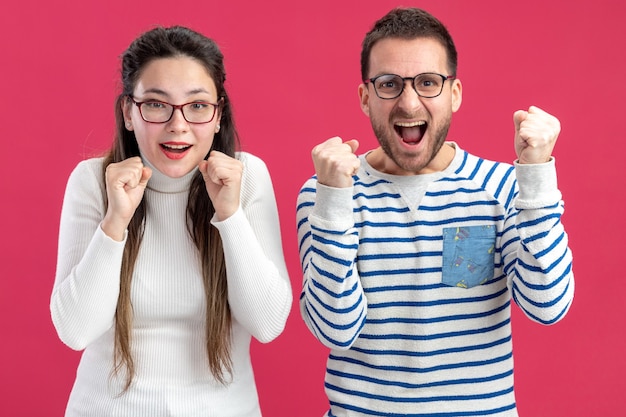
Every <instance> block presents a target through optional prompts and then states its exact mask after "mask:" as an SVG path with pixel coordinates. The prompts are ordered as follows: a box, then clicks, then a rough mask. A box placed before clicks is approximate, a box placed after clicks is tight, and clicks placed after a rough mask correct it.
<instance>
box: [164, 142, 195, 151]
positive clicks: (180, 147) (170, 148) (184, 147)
mask: <svg viewBox="0 0 626 417" xmlns="http://www.w3.org/2000/svg"><path fill="white" fill-rule="evenodd" d="M161 148H162V149H163V150H164V151H166V152H171V153H183V152H185V151H186V150H187V149H189V148H191V145H176V144H172V143H162V144H161Z"/></svg>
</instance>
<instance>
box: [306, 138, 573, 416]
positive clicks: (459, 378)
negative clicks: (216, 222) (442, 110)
mask: <svg viewBox="0 0 626 417" xmlns="http://www.w3.org/2000/svg"><path fill="white" fill-rule="evenodd" d="M517 175H518V177H519V172H518V173H517ZM393 180H394V178H393V176H389V175H384V174H381V173H379V172H376V171H374V170H373V169H372V168H371V167H369V165H368V164H367V162H366V160H365V159H364V158H363V157H362V167H361V169H360V171H359V172H358V174H357V175H356V176H355V182H354V187H353V188H348V189H333V188H329V187H324V186H322V185H319V184H317V183H316V180H315V178H311V179H310V180H309V181H307V182H306V183H305V185H304V186H303V187H302V189H301V191H300V194H299V198H298V206H297V225H298V238H299V245H300V257H301V262H302V268H303V271H304V285H303V290H302V294H301V298H300V307H301V312H302V316H303V318H304V320H305V322H306V324H307V326H308V327H309V329H310V330H311V331H312V332H313V334H314V335H315V337H316V338H318V339H319V340H320V341H321V342H322V343H323V344H324V345H326V346H328V347H329V348H331V353H330V355H329V358H328V363H327V372H326V380H325V387H326V392H327V395H328V397H329V401H330V411H329V413H328V415H329V416H337V417H339V416H347V415H371V416H395V415H397V416H400V415H402V416H453V415H454V416H484V415H494V416H515V415H517V414H516V411H515V397H514V391H513V356H512V344H511V323H510V301H511V298H513V299H514V300H515V302H516V303H517V304H518V305H519V306H520V307H521V308H522V310H523V311H524V312H525V313H526V315H527V316H528V317H530V318H531V319H532V320H535V321H537V322H539V323H543V324H552V323H554V322H556V321H558V320H559V319H561V318H562V317H563V316H564V314H565V313H566V311H567V310H568V308H569V305H570V303H571V301H572V297H573V290H574V282H573V275H572V269H571V253H570V251H569V249H568V246H567V235H566V234H565V231H564V229H563V225H562V224H561V222H560V216H561V214H562V212H563V204H562V202H561V201H560V193H558V190H556V189H555V191H554V192H553V194H552V197H553V199H554V201H552V202H550V204H547V205H545V204H544V203H543V202H542V204H544V205H540V206H537V207H534V206H533V201H532V200H528V199H525V200H524V201H523V202H521V203H519V204H518V203H517V201H518V188H517V187H518V183H517V180H516V169H515V168H514V167H513V166H511V165H508V164H502V163H497V162H492V161H487V160H484V159H480V158H478V157H475V156H473V155H470V154H468V153H467V152H464V151H462V150H460V149H459V148H458V146H457V152H456V157H455V159H454V161H453V162H452V164H451V165H450V167H448V168H447V169H446V170H445V171H444V172H443V173H442V175H441V176H440V177H439V178H437V179H436V180H434V181H433V182H431V183H429V184H428V185H427V188H426V192H425V194H424V196H423V197H422V198H421V200H420V201H419V202H418V204H417V206H414V207H409V206H407V201H409V199H407V198H404V197H403V192H402V188H400V187H398V186H397V184H395V183H394V181H393ZM520 183H521V180H520ZM544 194H545V193H544ZM544 196H545V195H544ZM534 203H537V202H534ZM520 206H523V207H520ZM484 225H488V226H492V227H494V228H495V231H496V232H495V247H494V256H493V258H494V274H493V278H492V279H490V280H489V281H487V282H486V283H484V284H482V285H477V286H474V287H470V288H458V287H454V286H449V285H446V284H445V283H443V281H442V254H443V229H444V228H449V227H467V226H484Z"/></svg>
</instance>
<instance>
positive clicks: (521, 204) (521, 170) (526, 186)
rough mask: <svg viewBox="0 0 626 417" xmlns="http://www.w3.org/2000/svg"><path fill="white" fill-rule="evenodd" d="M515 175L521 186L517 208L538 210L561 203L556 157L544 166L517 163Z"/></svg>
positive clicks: (516, 203) (516, 201)
mask: <svg viewBox="0 0 626 417" xmlns="http://www.w3.org/2000/svg"><path fill="white" fill-rule="evenodd" d="M515 175H516V177H517V184H518V186H519V194H518V196H517V199H516V200H515V207H516V208H518V209H537V208H543V207H548V206H553V205H555V204H557V203H558V202H559V201H561V198H562V195H561V192H560V191H559V189H558V186H557V178H556V161H555V159H554V157H552V158H551V159H550V161H548V162H546V163H544V164H520V163H518V162H517V161H515Z"/></svg>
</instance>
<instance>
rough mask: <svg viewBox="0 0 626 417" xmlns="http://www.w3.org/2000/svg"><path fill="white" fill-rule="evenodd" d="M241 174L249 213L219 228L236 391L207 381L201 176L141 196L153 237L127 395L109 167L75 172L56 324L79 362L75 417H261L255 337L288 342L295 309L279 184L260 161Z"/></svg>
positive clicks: (137, 305) (137, 309) (136, 309)
mask: <svg viewBox="0 0 626 417" xmlns="http://www.w3.org/2000/svg"><path fill="white" fill-rule="evenodd" d="M238 158H239V159H240V160H241V161H242V162H243V164H244V173H243V179H242V185H241V207H240V209H239V210H238V211H237V212H236V213H235V214H233V215H232V216H231V217H230V218H228V219H226V220H224V221H221V222H218V221H216V219H215V218H214V219H213V224H214V225H215V227H217V228H218V230H219V232H220V235H221V238H222V241H223V245H224V255H225V259H226V268H227V271H228V272H227V275H228V301H229V304H230V309H231V313H232V318H233V326H232V338H233V339H232V352H231V355H232V360H233V376H232V382H231V383H230V384H229V385H227V386H223V385H221V384H220V383H218V382H216V381H215V380H214V378H213V376H212V374H211V372H210V371H209V367H208V360H207V352H206V347H205V346H206V345H205V320H206V317H205V315H206V313H205V306H206V302H205V296H204V290H203V284H202V278H201V271H200V266H199V262H198V253H197V249H196V247H195V245H194V244H193V242H192V240H191V238H190V236H189V233H188V232H187V228H186V223H185V222H186V220H185V219H186V206H187V197H188V192H189V185H190V182H191V179H192V177H193V175H194V173H195V170H194V171H193V172H191V173H189V174H188V175H186V176H184V177H182V178H177V179H173V178H169V177H167V176H165V175H163V174H161V173H160V172H159V171H158V170H156V169H154V168H153V174H152V177H151V178H150V180H149V182H148V187H147V189H146V191H145V194H144V199H145V201H146V208H147V213H146V223H145V224H146V226H145V233H144V238H143V241H142V244H141V248H140V251H139V256H138V258H137V262H136V266H135V272H134V276H133V281H132V290H131V299H132V305H133V328H132V342H131V343H132V346H131V348H132V355H133V358H134V360H135V367H136V375H135V378H134V380H133V383H132V385H131V387H130V389H129V390H128V391H127V392H126V393H124V394H122V395H119V394H120V393H121V392H122V388H123V386H124V374H123V373H122V374H121V375H120V376H118V377H115V376H112V373H111V371H112V365H113V350H114V320H115V319H114V316H115V309H116V305H117V299H118V294H119V284H120V267H121V263H122V253H123V249H124V245H125V243H126V242H125V241H123V242H117V241H115V240H113V239H110V238H109V237H108V236H106V235H105V234H104V233H103V231H102V229H101V228H100V222H101V221H102V219H103V218H104V214H105V208H104V200H103V199H104V198H106V192H105V186H104V183H103V179H102V178H103V175H102V172H103V171H102V170H103V166H102V158H94V159H89V160H86V161H83V162H81V163H79V164H78V166H77V167H76V168H75V169H74V171H73V172H72V174H71V176H70V178H69V181H68V184H67V189H66V193H65V198H64V201H63V210H62V214H61V223H60V232H59V248H58V261H57V271H56V279H55V283H54V288H53V291H52V297H51V305H50V309H51V313H52V321H53V322H54V325H55V327H56V329H57V332H58V334H59V337H60V338H61V340H62V341H63V342H64V343H65V344H67V345H68V346H69V347H71V348H72V349H76V350H83V349H84V352H83V355H82V358H81V361H80V365H79V367H78V371H77V376H76V381H75V384H74V387H73V389H72V393H71V395H70V399H69V403H68V406H67V410H66V416H67V417H75V416H89V417H98V416H102V417H104V416H106V417H114V416H124V417H131V416H137V417H138V416H142V417H143V416H149V417H165V416H194V417H195V416H220V417H226V416H241V417H244V416H245V417H253V416H260V415H261V412H260V409H259V402H258V397H257V392H256V386H255V382H254V375H253V370H252V365H251V362H250V353H249V346H250V337H251V336H254V337H255V338H256V339H258V340H259V341H261V342H269V341H271V340H273V339H274V338H275V337H277V336H278V335H279V334H280V333H281V332H282V330H283V328H284V325H285V322H286V319H287V316H288V314H289V311H290V308H291V302H292V294H291V287H290V283H289V278H288V275H287V269H286V266H285V261H284V258H283V251H282V242H281V234H280V225H279V221H278V212H277V207H276V201H275V198H274V190H273V188H272V183H271V179H270V176H269V173H268V171H267V168H266V166H265V164H264V163H263V162H262V161H261V160H260V159H259V158H257V157H255V156H253V155H250V154H247V153H239V154H238Z"/></svg>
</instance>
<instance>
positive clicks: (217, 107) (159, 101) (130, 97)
mask: <svg viewBox="0 0 626 417" xmlns="http://www.w3.org/2000/svg"><path fill="white" fill-rule="evenodd" d="M128 98H129V99H130V100H131V101H132V102H133V103H135V105H136V106H137V108H138V109H139V114H140V115H141V118H142V119H143V121H144V122H146V123H154V124H162V123H167V122H169V121H170V120H172V116H174V112H175V111H176V110H177V109H180V112H181V113H182V115H183V119H185V121H186V122H187V123H191V124H194V125H203V124H207V123H211V122H212V121H213V119H215V115H216V114H217V109H219V107H220V106H221V105H222V102H223V99H220V101H219V103H211V102H209V101H190V102H189V103H184V104H172V103H168V102H167V101H161V100H146V101H136V100H135V98H134V97H133V96H130V95H129V96H128ZM146 103H161V104H167V105H168V106H172V112H171V113H170V117H168V119H167V120H165V121H162V122H152V121H150V120H146V118H145V117H144V115H143V112H142V111H141V106H142V105H143V104H146ZM189 104H208V105H211V106H213V114H212V115H211V118H210V119H209V120H208V121H207V122H191V121H189V120H187V116H185V112H184V111H183V107H185V106H188V105H189Z"/></svg>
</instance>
